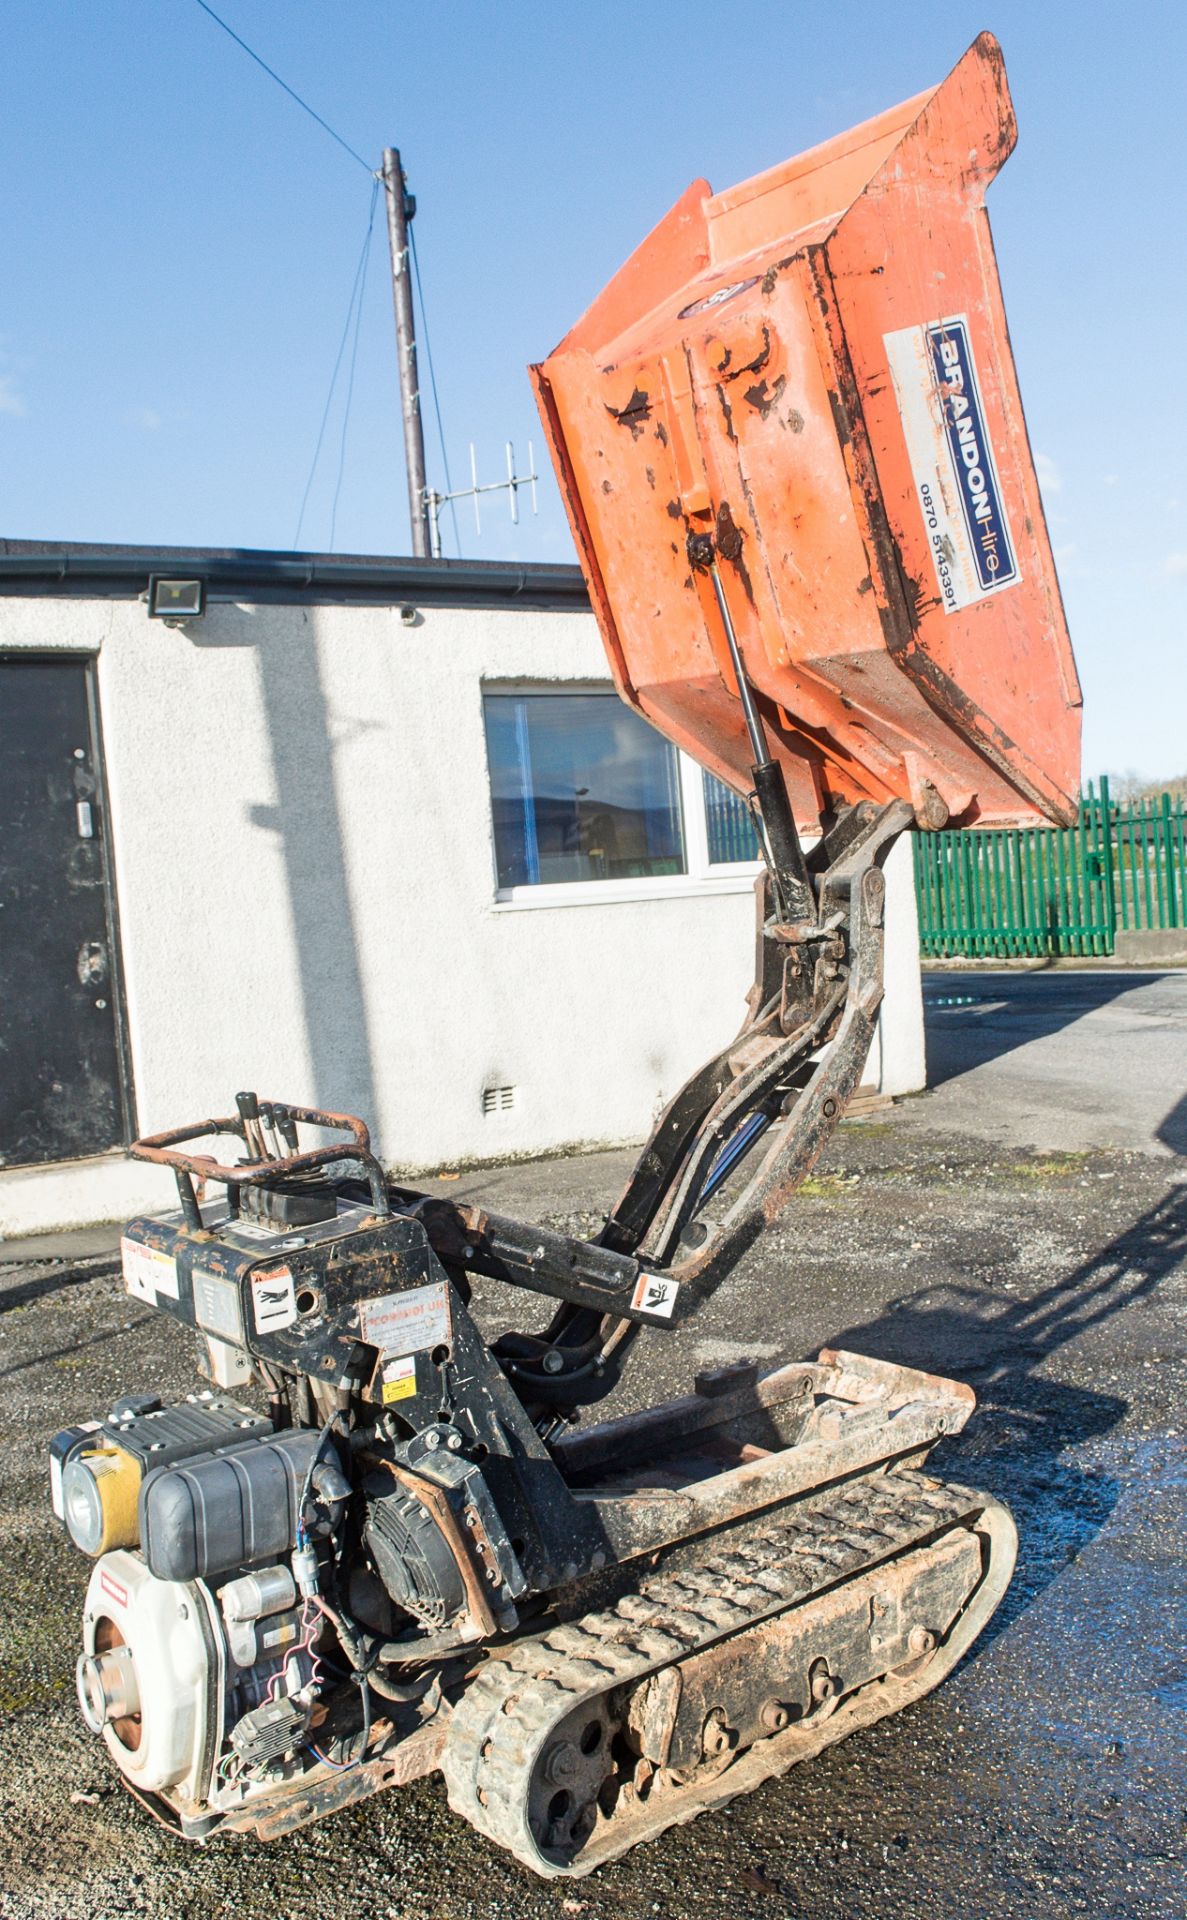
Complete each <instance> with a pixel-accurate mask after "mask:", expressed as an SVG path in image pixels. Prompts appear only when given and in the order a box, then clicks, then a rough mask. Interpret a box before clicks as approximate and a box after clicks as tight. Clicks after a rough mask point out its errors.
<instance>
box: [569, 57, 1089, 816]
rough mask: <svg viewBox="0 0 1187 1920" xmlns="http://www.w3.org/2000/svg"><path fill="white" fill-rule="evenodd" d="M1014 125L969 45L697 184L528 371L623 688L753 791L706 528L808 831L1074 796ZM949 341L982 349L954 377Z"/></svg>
mask: <svg viewBox="0 0 1187 1920" xmlns="http://www.w3.org/2000/svg"><path fill="white" fill-rule="evenodd" d="M1014 140H1015V122H1014V114H1013V108H1012V106H1011V102H1010V96H1009V90H1008V87H1007V84H1006V78H1005V72H1004V66H1003V62H1002V56H1001V49H1000V47H999V46H998V44H997V42H996V40H995V39H994V38H993V36H992V35H991V34H982V35H980V36H979V38H978V39H977V40H976V41H975V42H974V44H973V45H972V47H970V49H969V50H968V52H967V53H966V54H965V55H964V57H963V59H962V60H961V61H960V62H959V63H958V64H957V66H956V67H955V68H954V70H953V71H952V73H950V74H949V75H948V77H947V79H945V80H944V81H943V82H942V83H941V85H940V86H938V87H934V88H930V89H928V90H927V91H926V92H924V93H920V94H919V95H917V96H916V97H915V98H913V99H911V100H909V101H907V102H905V103H904V104H903V105H902V106H901V107H896V108H892V109H891V110H890V111H888V112H887V113H884V114H882V115H880V116H879V117H877V118H876V119H874V120H871V121H867V122H865V123H864V124H863V125H862V126H859V127H855V128H853V129H851V130H850V131H849V132H848V133H844V134H841V135H839V136H837V138H835V139H833V140H830V141H828V142H826V143H824V144H823V145H822V146H819V147H816V148H814V149H812V150H811V151H810V152H808V153H805V154H800V155H797V156H796V157H794V158H793V159H791V160H788V161H786V162H785V163H783V164H782V165H781V166H777V167H774V168H772V169H770V171H769V172H767V173H764V174H760V175H759V176H757V177H756V178H755V179H753V180H747V181H743V182H742V183H741V184H740V185H738V186H735V187H732V188H730V189H728V190H726V191H725V192H721V193H717V194H714V193H712V191H711V189H710V187H709V185H708V183H707V182H705V181H703V180H700V181H697V182H695V183H694V184H693V185H692V186H691V187H690V188H689V189H688V191H687V192H686V193H685V195H684V196H683V198H682V199H681V200H680V201H679V202H678V203H677V204H676V206H675V207H673V209H672V210H671V212H670V213H669V214H668V215H667V216H666V218H665V219H663V220H662V221H661V222H660V223H659V225H658V226H657V227H656V228H655V229H654V230H653V232H652V233H651V234H650V235H649V236H648V237H647V239H646V240H644V241H643V242H642V244H641V245H640V247H639V248H638V249H637V250H636V252H635V253H634V254H633V255H632V256H631V258H630V259H629V260H628V261H627V263H626V264H625V265H624V266H623V267H622V269H621V270H620V271H619V273H618V274H616V275H615V277H614V279H613V280H611V281H610V283H609V284H608V286H606V287H605V288H604V290H603V291H602V292H601V293H600V294H599V295H598V296H597V297H596V298H595V299H594V301H593V302H592V304H591V305H590V306H589V307H588V308H587V309H586V312H585V313H584V315H583V316H582V318H581V319H580V320H579V321H578V322H577V324H576V326H574V327H573V328H572V330H571V331H570V332H569V334H568V335H567V336H566V338H565V339H564V340H563V341H562V342H561V344H560V345H559V346H558V347H557V348H556V349H555V351H554V352H553V353H552V354H550V355H549V356H548V358H547V359H546V360H545V361H544V362H543V363H542V364H541V365H540V366H538V367H536V368H535V369H533V375H534V378H535V382H536V388H537V397H538V400H539V404H540V410H541V414H542V417H543V420H544V425H545V431H546V433H547V436H548V439H549V442H550V445H551V449H552V454H553V460H554V464H555V466H556V470H557V475H558V479H559V482H560V486H561V492H562V494H563V496H564V498H565V500H566V504H567V507H568V512H569V518H570V524H571V527H572V531H573V535H574V539H575V541H576V545H577V549H578V553H579V555H580V557H581V562H582V567H583V570H584V572H585V575H586V578H587V580H588V583H589V588H590V594H591V598H592V601H593V604H594V608H595V611H596V613H597V615H598V619H599V623H600V626H601V631H602V636H603V640H604V643H605V646H606V650H607V654H608V656H609V659H610V663H611V667H612V669H613V672H614V676H615V679H616V682H617V684H618V687H619V689H620V691H621V693H622V694H623V696H624V698H625V699H627V700H628V701H629V702H630V703H631V705H633V706H634V707H635V708H636V709H637V710H638V711H639V712H640V713H642V714H643V715H644V716H645V717H646V718H647V719H648V720H650V721H651V722H652V723H653V724H654V725H655V726H657V727H658V728H659V729H660V730H661V731H662V732H663V733H665V734H666V735H667V736H668V737H669V739H671V740H673V741H675V742H676V744H677V745H678V746H680V747H681V748H683V749H684V750H685V751H687V752H689V753H691V754H692V755H694V757H695V758H697V759H698V760H700V761H702V762H703V763H704V764H705V765H707V766H708V767H710V768H711V770H712V771H713V772H714V773H715V774H717V775H718V776H719V777H720V778H721V779H723V780H725V781H726V782H727V784H729V785H731V786H733V787H734V788H735V789H737V790H738V791H740V792H745V791H746V790H747V789H748V788H749V786H750V785H751V783H752V776H751V760H752V754H751V752H750V748H749V744H748V739H747V731H746V726H745V719H744V714H743V709H742V705H741V703H740V701H739V698H738V686H737V680H736V676H735V673H734V668H733V665H732V663H731V659H730V653H729V647H728V644H727V636H726V632H725V628H724V624H723V618H722V609H721V606H720V605H719V604H718V601H717V597H716V592H715V582H714V580H713V579H711V577H710V574H709V572H708V571H707V570H706V569H703V568H700V567H698V566H697V565H695V564H693V565H690V564H689V554H690V551H693V550H697V551H699V546H698V543H699V542H703V541H704V539H705V538H706V537H709V538H712V539H714V540H715V542H716V545H717V551H718V553H719V555H720V559H721V567H720V584H721V588H722V591H723V593H724V595H725V597H726V601H727V607H728V615H729V620H730V623H731V624H732V626H733V628H734V629H735V630H736V637H737V644H738V649H739V652H740V656H741V661H742V665H743V667H744V670H745V677H746V680H747V681H748V683H749V685H750V687H751V688H752V689H753V691H754V698H755V701H756V704H757V707H758V711H759V713H760V716H761V719H762V721H763V723H764V725H765V727H766V729H767V732H768V735H769V738H770V741H771V745H772V752H773V755H774V758H775V760H776V762H777V764H778V765H779V766H780V767H781V768H782V770H783V772H784V774H785V776H786V779H787V782H788V786H789V790H790V793H791V798H792V801H793V805H794V808H795V814H796V817H797V819H798V820H799V821H800V822H801V824H802V825H803V826H804V827H806V828H808V829H812V828H814V827H815V826H816V824H817V822H818V821H819V820H820V819H821V818H824V817H827V816H828V815H829V814H831V813H832V812H834V811H835V810H836V809H837V807H838V806H839V805H840V804H842V803H844V802H847V801H855V800H863V799H865V800H873V801H876V802H879V803H883V802H886V801H888V800H890V799H892V798H898V799H901V800H903V801H905V802H907V803H908V804H909V805H910V806H911V808H912V810H913V811H914V813H915V815H916V817H917V819H918V820H919V821H920V823H921V824H922V825H925V826H928V827H938V826H943V825H945V824H946V823H948V822H949V821H958V820H959V821H961V822H963V823H965V824H969V823H972V822H974V821H978V820H979V821H983V822H986V823H1005V822H1014V821H1034V820H1039V821H1042V820H1044V819H1050V820H1066V819H1068V818H1069V817H1070V815H1071V812H1072V810H1073V808H1074V804H1075V801H1074V796H1075V794H1076V792H1077V789H1078V784H1079V743H1080V712H1079V709H1080V691H1079V685H1078V682H1077V678H1076V671H1075V665H1074V661H1073V658H1072V653H1071V645H1070V640H1069V637H1068V632H1067V626H1066V621H1065V618H1064V613H1063V608H1062V602H1061V599H1060V593H1059V585H1058V580H1057V577H1056V572H1055V564H1054V559H1053V557H1052V552H1051V545H1050V541H1049V538H1048V535H1047V531H1046V526H1045V522H1044V518H1043V509H1042V502H1041V499H1040V495H1039V488H1038V482H1037V478H1036V475H1035V471H1034V465H1033V462H1032V459H1031V455H1030V450H1029V446H1028V442H1027V437H1026V427H1025V420H1024V417H1023V411H1022V401H1021V396H1020V393H1019V389H1018V381H1017V375H1016V372H1015V368H1014V361H1013V355H1012V352H1011V348H1010V341H1009V335H1008V332H1007V327H1006V320H1005V314H1004V311H1003V307H1002V300H1001V294H1000V290H999V286H998V279H997V272H996V266H995V262H994V255H993V247H992V241H991V239H990V235H989V229H988V221H987V216H986V212H985V204H984V202H985V192H986V188H987V187H988V185H989V183H990V182H991V181H992V180H993V178H994V176H995V175H996V174H997V172H998V170H999V169H1000V167H1001V166H1002V165H1003V163H1004V161H1005V160H1006V158H1007V157H1008V155H1009V153H1010V152H1011V150H1012V148H1013V145H1014ZM929 329H930V330H932V331H928V330H929ZM945 329H946V330H947V331H945ZM933 333H934V334H936V335H938V336H940V337H941V343H942V346H943V348H944V350H945V352H948V351H952V352H955V348H954V347H953V345H952V342H953V340H957V339H959V340H960V341H963V342H964V343H965V345H964V346H963V347H962V348H961V359H960V368H959V383H958V382H957V376H956V375H953V376H952V380H951V383H950V384H942V382H941V377H940V373H939V372H938V371H937V370H936V368H935V367H933V365H932V363H931V350H932V339H933ZM904 342H906V344H905V345H904ZM904 356H906V360H905V361H904ZM912 356H913V358H912ZM939 364H940V363H938V362H937V366H938V365H939ZM947 364H948V363H947V361H945V362H944V363H943V365H944V366H945V367H946V366H947ZM904 366H906V371H905V372H904ZM966 376H967V377H966ZM944 378H945V381H947V374H945V376H944ZM974 403H975V404H974ZM970 409H972V411H970ZM920 419H922V420H923V422H924V424H923V425H922V426H920V425H919V424H918V423H919V421H920ZM974 420H976V435H975V436H974V437H973V438H972V439H971V440H970V438H969V437H968V435H967V434H966V429H967V430H968V431H969V433H971V430H972V425H973V423H974ZM958 433H959V435H960V439H959V448H958V445H957V438H956V436H957V435H958ZM920 434H922V435H923V436H924V438H925V439H926V438H927V437H928V436H931V437H932V439H933V440H934V444H935V447H936V448H938V452H937V453H936V455H935V459H936V463H937V464H936V465H935V468H934V476H938V478H937V477H934V476H933V479H932V481H931V482H930V483H929V481H928V479H927V477H926V475H925V474H924V473H923V472H922V467H923V466H926V464H927V461H926V458H924V459H922V460H921V456H920V453H919V451H918V446H919V439H918V436H919V435H920ZM912 436H914V438H912ZM929 444H930V443H929ZM974 472H975V473H976V476H977V482H978V483H979V487H978V485H977V484H976V483H974V482H973V480H972V475H973V473H974ZM966 478H967V479H968V481H969V485H968V489H967V491H965V490H964V482H965V480H966ZM723 532H724V536H725V537H723ZM690 543H691V546H690ZM956 582H959V583H960V584H959V585H957V584H954V583H956Z"/></svg>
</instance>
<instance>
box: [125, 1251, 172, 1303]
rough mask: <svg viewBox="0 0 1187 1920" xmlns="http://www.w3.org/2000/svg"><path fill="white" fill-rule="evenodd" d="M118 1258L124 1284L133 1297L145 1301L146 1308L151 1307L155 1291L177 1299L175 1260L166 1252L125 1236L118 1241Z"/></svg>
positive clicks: (154, 1298) (154, 1300) (155, 1301)
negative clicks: (146, 1303)
mask: <svg viewBox="0 0 1187 1920" xmlns="http://www.w3.org/2000/svg"><path fill="white" fill-rule="evenodd" d="M120 1260H121V1262H122V1263H123V1269H124V1285H125V1287H126V1288H127V1290H128V1292H129V1293H130V1294H131V1295H132V1297H133V1298H134V1299H136V1300H147V1301H148V1304H149V1306H150V1307H155V1306H156V1304H157V1295H158V1294H159V1293H165V1294H168V1296H169V1298H170V1300H177V1299H179V1298H180V1293H179V1289H178V1283H177V1262H176V1260H173V1259H171V1258H170V1256H169V1255H168V1254H167V1253H162V1252H161V1251H160V1249H159V1248H157V1247H146V1246H144V1245H143V1244H142V1243H141V1242H140V1241H139V1240H129V1239H127V1238H126V1237H125V1238H124V1239H122V1240H121V1241H120Z"/></svg>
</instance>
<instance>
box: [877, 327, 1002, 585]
mask: <svg viewBox="0 0 1187 1920" xmlns="http://www.w3.org/2000/svg"><path fill="white" fill-rule="evenodd" d="M883 344H884V345H885V347H886V357H887V360H888V362H889V364H890V374H891V379H892V380H893V382H894V390H895V396H896V398H897V400H898V408H899V416H900V418H901V420H902V423H903V436H904V438H905V439H906V442H907V454H908V456H909V458H910V462H911V472H912V474H913V475H914V479H915V495H916V498H917V500H918V502H919V510H920V512H921V513H922V515H923V524H924V527H925V528H926V530H927V538H928V544H929V546H930V548H931V556H932V563H933V565H934V567H935V570H936V582H937V585H938V586H939V590H940V598H941V600H942V601H943V603H944V611H945V612H946V613H956V612H957V611H958V610H959V609H960V608H961V607H967V606H972V605H974V604H975V603H976V602H977V601H978V600H983V599H985V598H986V596H987V595H988V594H991V593H997V592H999V591H1000V590H1001V588H1003V587H1011V586H1013V585H1015V583H1016V582H1017V580H1018V579H1019V577H1020V576H1019V570H1018V561H1017V558H1016V556H1015V553H1014V542H1013V539H1012V538H1011V535H1010V527H1009V522H1008V521H1007V519H1006V509H1005V505H1004V502H1003V500H1002V495H1001V483H1000V481H999V479H998V473H997V463H996V461H995V459H994V454H993V448H992V446H991V444H990V440H989V433H988V430H987V428H986V424H985V410H984V407H983V405H982V401H981V386H980V381H979V379H978V377H977V367H976V362H975V361H974V359H973V346H972V341H971V339H970V337H969V323H968V319H967V316H966V315H964V314H962V313H958V314H953V315H952V316H951V317H950V318H949V319H947V320H935V321H932V322H931V323H930V324H928V325H925V326H922V327H903V328H901V329H900V330H899V331H898V332H897V333H888V334H886V335H885V336H884V340H883Z"/></svg>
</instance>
